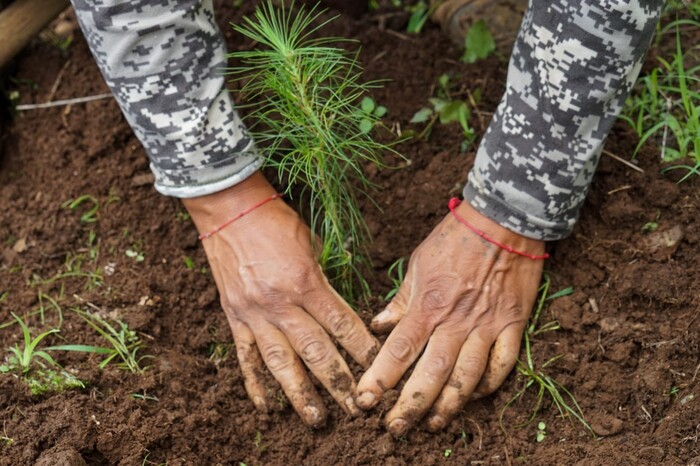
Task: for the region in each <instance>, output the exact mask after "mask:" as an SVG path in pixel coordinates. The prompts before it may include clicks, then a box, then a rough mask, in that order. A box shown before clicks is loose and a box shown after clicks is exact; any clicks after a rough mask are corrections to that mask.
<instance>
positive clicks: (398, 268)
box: [384, 257, 406, 301]
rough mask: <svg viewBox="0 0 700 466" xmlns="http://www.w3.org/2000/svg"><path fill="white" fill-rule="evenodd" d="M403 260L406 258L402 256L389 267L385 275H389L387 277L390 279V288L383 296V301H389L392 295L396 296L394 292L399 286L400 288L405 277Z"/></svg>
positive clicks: (396, 291)
mask: <svg viewBox="0 0 700 466" xmlns="http://www.w3.org/2000/svg"><path fill="white" fill-rule="evenodd" d="M405 262H406V258H405V257H402V258H400V259H398V260H397V261H396V262H394V263H393V264H391V266H390V267H389V270H388V271H387V275H389V279H390V280H391V284H392V288H391V290H390V291H389V292H388V293H387V294H386V296H384V301H390V300H391V299H392V298H393V297H394V296H396V293H398V292H399V288H401V284H402V283H403V280H404V278H405V271H404V265H405Z"/></svg>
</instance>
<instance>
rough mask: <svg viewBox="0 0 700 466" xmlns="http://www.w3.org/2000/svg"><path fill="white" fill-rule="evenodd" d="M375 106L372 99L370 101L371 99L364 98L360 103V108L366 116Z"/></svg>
mask: <svg viewBox="0 0 700 466" xmlns="http://www.w3.org/2000/svg"><path fill="white" fill-rule="evenodd" d="M376 106H377V104H375V103H374V99H372V98H371V97H365V98H364V99H362V102H361V103H360V108H361V109H362V111H363V112H365V113H367V114H371V113H372V112H373V111H374V109H375V107H376Z"/></svg>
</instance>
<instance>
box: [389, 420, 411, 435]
mask: <svg viewBox="0 0 700 466" xmlns="http://www.w3.org/2000/svg"><path fill="white" fill-rule="evenodd" d="M407 430H408V422H406V421H405V420H404V419H401V418H398V419H394V420H393V421H391V423H390V424H389V433H391V435H393V436H394V437H401V436H402V435H404V434H405V433H406V431H407Z"/></svg>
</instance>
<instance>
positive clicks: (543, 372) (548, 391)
mask: <svg viewBox="0 0 700 466" xmlns="http://www.w3.org/2000/svg"><path fill="white" fill-rule="evenodd" d="M550 286H551V279H550V277H549V276H548V275H547V274H545V275H544V282H543V283H542V285H541V286H540V289H539V299H538V301H537V305H536V307H535V312H534V313H533V315H532V317H531V318H530V321H529V324H528V326H527V328H526V329H525V332H524V334H523V346H524V351H525V360H524V361H523V360H518V362H517V364H516V371H517V373H518V375H519V378H520V379H521V380H522V387H521V388H520V389H519V390H518V391H517V392H516V393H515V395H513V397H512V398H511V399H510V400H508V402H507V403H506V404H505V406H504V407H503V409H502V410H501V414H500V416H499V424H500V425H501V428H502V429H503V431H504V432H505V431H506V429H505V425H504V423H503V418H504V415H505V413H506V410H507V409H508V408H509V407H510V406H512V405H513V403H515V402H516V401H517V400H519V399H524V395H525V394H526V393H529V392H534V396H535V405H534V406H533V407H532V408H531V409H530V415H529V416H528V419H527V420H526V421H525V422H524V423H522V424H520V425H519V426H518V427H524V426H526V425H529V424H531V423H532V422H533V421H534V420H535V418H536V417H537V414H538V413H539V412H540V410H541V408H542V407H543V406H544V405H545V403H547V402H551V405H553V406H554V407H555V408H556V409H557V411H559V414H560V415H561V417H562V418H567V419H569V420H571V421H572V423H573V421H574V420H576V421H578V422H579V423H581V425H583V426H584V427H585V428H586V429H587V430H588V431H589V432H590V433H591V434H592V435H595V434H593V430H592V429H591V426H590V425H589V424H588V422H587V421H586V419H585V417H584V414H583V411H582V410H581V407H580V406H579V404H578V402H577V401H576V398H575V397H574V395H573V394H572V393H571V391H569V389H567V388H566V387H565V386H564V385H562V384H561V383H559V382H558V381H557V380H556V379H554V378H553V377H552V376H550V375H549V374H548V371H547V369H548V368H549V367H550V366H551V365H552V364H554V363H555V362H556V361H557V360H559V359H560V358H561V357H562V355H557V356H554V357H552V358H550V359H548V360H546V361H545V362H543V363H541V364H538V363H537V362H536V358H535V356H534V352H533V342H534V339H535V338H536V337H537V336H538V335H542V334H544V333H547V332H552V331H555V330H558V329H559V328H560V327H559V324H558V323H557V322H556V321H551V322H548V323H546V324H544V325H541V326H540V322H539V320H540V317H541V314H542V310H543V309H544V307H545V304H546V303H547V302H548V301H552V300H554V299H557V298H559V297H562V296H566V295H568V294H571V292H572V289H571V288H567V289H564V290H561V291H559V292H557V293H554V294H552V295H550V294H549V288H550Z"/></svg>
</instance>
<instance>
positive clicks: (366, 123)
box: [360, 119, 374, 134]
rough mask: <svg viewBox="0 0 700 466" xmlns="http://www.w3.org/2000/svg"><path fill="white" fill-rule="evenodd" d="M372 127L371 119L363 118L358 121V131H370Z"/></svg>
mask: <svg viewBox="0 0 700 466" xmlns="http://www.w3.org/2000/svg"><path fill="white" fill-rule="evenodd" d="M372 128H374V124H373V123H372V121H371V120H368V119H363V120H361V121H360V131H361V132H362V133H363V134H367V133H370V132H371V131H372Z"/></svg>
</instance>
